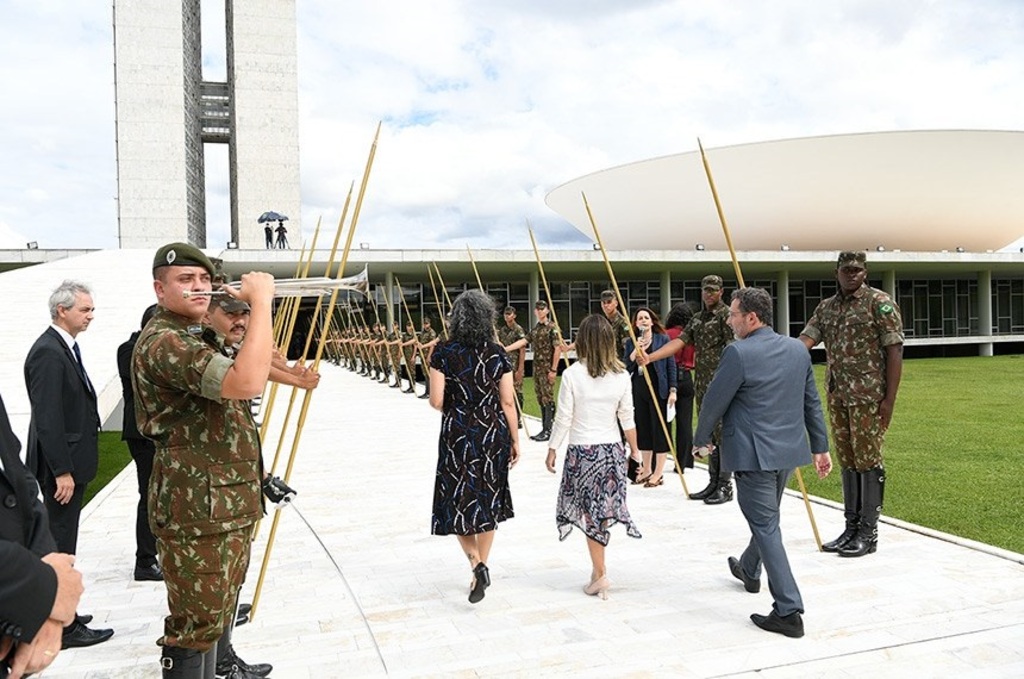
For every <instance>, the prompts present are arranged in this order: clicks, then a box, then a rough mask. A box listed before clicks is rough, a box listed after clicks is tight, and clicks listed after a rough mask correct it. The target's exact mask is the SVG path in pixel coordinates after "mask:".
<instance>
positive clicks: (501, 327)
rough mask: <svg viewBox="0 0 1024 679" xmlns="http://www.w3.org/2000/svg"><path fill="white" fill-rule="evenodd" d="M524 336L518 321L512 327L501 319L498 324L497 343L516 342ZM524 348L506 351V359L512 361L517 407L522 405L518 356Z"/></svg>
mask: <svg viewBox="0 0 1024 679" xmlns="http://www.w3.org/2000/svg"><path fill="white" fill-rule="evenodd" d="M525 338H526V331H525V330H523V326H521V325H519V324H518V323H513V324H512V327H511V328H510V327H509V326H508V323H506V322H504V321H502V322H501V323H499V324H498V343H499V344H501V346H503V347H507V346H508V345H510V344H512V343H514V342H518V341H519V340H521V339H525ZM524 351H526V349H516V350H514V351H506V352H505V353H506V354H507V355H508V360H509V361H510V362H511V363H512V379H513V382H512V385H513V386H514V387H515V390H516V400H518V401H519V407H520V408H521V407H522V405H523V375H522V373H520V372H518V370H519V356H520V355H521V354H522V352H524Z"/></svg>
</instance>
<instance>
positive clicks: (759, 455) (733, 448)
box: [693, 327, 828, 471]
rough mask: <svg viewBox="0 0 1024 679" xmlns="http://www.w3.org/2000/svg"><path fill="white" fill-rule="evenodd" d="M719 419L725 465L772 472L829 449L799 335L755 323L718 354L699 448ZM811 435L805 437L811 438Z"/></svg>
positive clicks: (703, 408)
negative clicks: (745, 334) (791, 335)
mask: <svg viewBox="0 0 1024 679" xmlns="http://www.w3.org/2000/svg"><path fill="white" fill-rule="evenodd" d="M719 420H722V458H721V459H722V469H724V470H726V471H776V470H782V469H793V468H796V467H800V466H803V465H805V464H808V463H809V462H810V461H811V452H812V451H813V452H815V453H823V452H826V451H827V450H828V434H827V433H826V430H825V419H824V417H823V416H822V412H821V401H820V399H819V398H818V390H817V388H816V387H815V386H814V373H813V371H812V369H811V357H810V353H809V352H808V351H807V349H806V347H804V345H803V343H802V342H800V340H797V339H794V338H792V337H785V336H783V335H779V334H777V333H776V332H775V331H774V330H772V329H771V328H768V327H765V328H759V329H757V330H755V331H754V332H752V333H750V334H749V335H747V337H746V338H744V339H742V340H739V341H738V342H733V343H732V344H730V345H728V346H727V347H726V348H725V350H724V351H723V352H722V361H721V363H720V364H719V366H718V370H717V371H716V372H715V376H714V379H712V380H711V385H710V386H709V387H708V391H707V393H706V394H705V395H704V400H703V402H702V404H701V409H700V414H699V415H698V419H697V431H696V432H694V435H693V442H694V445H696V446H703V445H707V444H709V443H710V442H711V432H712V431H713V430H714V427H715V424H716V423H717V422H718V421H719ZM808 437H810V441H809V442H808Z"/></svg>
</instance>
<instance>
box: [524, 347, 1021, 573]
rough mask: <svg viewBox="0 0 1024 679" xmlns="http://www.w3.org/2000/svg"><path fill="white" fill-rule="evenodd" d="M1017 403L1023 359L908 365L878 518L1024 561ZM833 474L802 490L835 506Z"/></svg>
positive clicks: (531, 409) (532, 408)
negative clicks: (1023, 557) (1020, 556)
mask: <svg viewBox="0 0 1024 679" xmlns="http://www.w3.org/2000/svg"><path fill="white" fill-rule="evenodd" d="M815 368H816V372H817V374H818V384H819V390H820V385H821V383H822V375H823V373H824V368H823V366H816V367H815ZM526 382H527V383H526V384H525V385H524V387H523V391H524V396H525V402H526V405H525V410H526V412H527V413H529V414H533V415H536V414H538V413H539V412H540V410H539V408H537V402H536V399H535V398H534V394H533V384H532V381H531V380H530V379H529V378H527V380H526ZM1022 397H1024V356H996V357H985V358H983V357H970V358H937V359H916V360H908V361H906V362H905V363H904V366H903V381H902V384H901V386H900V391H899V396H898V398H897V401H896V411H895V414H894V416H893V422H892V426H891V427H890V429H889V432H888V435H887V437H886V445H885V461H886V495H885V510H884V513H885V515H887V516H892V517H895V518H898V519H902V520H904V521H909V522H912V523H916V524H920V525H923V526H927V527H929V528H934V529H936V530H940V531H943V532H946V533H952V534H954V535H960V536H963V537H966V538H970V539H972V540H977V541H979V542H984V543H987V544H990V545H995V546H998V547H1002V548H1004V549H1009V550H1012V551H1015V552H1022V553H1024V503H1022V502H1021V500H1020V489H1021V484H1022V481H1021V479H1022V478H1024V455H1022V452H1024V445H1022V443H1021V433H1022V430H1024V428H1022V417H1021V414H1020V413H1021V407H1022V402H1024V398H1022ZM826 417H827V416H826ZM833 462H836V460H835V457H834V456H833ZM837 467H838V465H837ZM837 472H838V468H837V469H836V472H833V473H832V474H831V475H829V477H828V478H826V479H825V480H823V481H819V480H818V478H817V475H816V474H815V473H814V470H813V468H812V467H805V468H804V470H803V477H804V481H805V483H806V484H807V491H808V492H809V493H810V494H812V495H817V496H820V497H825V498H828V499H831V500H835V501H838V502H841V501H842V489H841V487H840V482H839V474H838V473H837ZM791 485H792V486H793V487H794V488H795V487H796V483H795V481H793V482H791ZM833 537H835V536H832V535H829V536H825V535H823V536H822V538H823V539H824V540H830V539H832V538H833Z"/></svg>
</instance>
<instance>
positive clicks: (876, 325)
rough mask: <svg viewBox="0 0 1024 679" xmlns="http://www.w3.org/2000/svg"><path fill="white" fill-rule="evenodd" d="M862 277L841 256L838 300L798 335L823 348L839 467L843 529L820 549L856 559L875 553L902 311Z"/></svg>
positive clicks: (860, 259)
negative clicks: (826, 359) (883, 464)
mask: <svg viewBox="0 0 1024 679" xmlns="http://www.w3.org/2000/svg"><path fill="white" fill-rule="evenodd" d="M867 275H868V272H867V257H866V255H865V254H864V253H863V252H849V251H848V252H842V253H840V254H839V259H838V260H837V261H836V280H837V281H838V282H839V294H837V295H834V296H832V297H829V298H828V299H826V300H824V301H823V302H821V304H819V305H818V308H816V309H815V310H814V314H813V315H812V316H811V319H810V320H809V321H808V322H807V327H805V328H804V329H803V330H802V331H801V332H800V340H801V341H802V342H803V343H804V345H805V346H806V347H807V348H808V349H810V348H812V347H813V346H814V345H815V344H817V343H818V342H824V343H825V353H826V355H827V357H828V371H827V373H826V375H825V392H826V394H827V401H828V414H829V422H830V424H831V425H832V426H831V429H832V438H833V443H834V447H835V450H836V453H837V455H838V457H839V464H840V466H841V467H842V482H843V504H844V505H845V516H846V529H845V530H844V531H843V533H842V535H840V536H839V537H838V538H836V539H835V540H833V541H832V542H826V543H825V544H824V545H822V546H821V549H822V551H824V552H833V553H834V552H838V553H839V555H840V556H854V557H856V556H864V555H865V554H871V553H873V552H874V551H875V550H876V549H877V546H878V517H879V516H880V515H881V513H882V497H883V490H884V488H885V472H884V469H883V467H882V442H883V441H884V440H885V432H886V430H887V429H888V428H889V422H890V421H891V420H892V411H893V406H894V405H895V403H896V391H897V390H898V389H899V387H900V377H901V376H902V373H903V320H902V319H901V317H900V309H899V307H898V306H897V305H896V302H894V301H893V300H892V298H890V297H889V295H888V294H886V293H885V292H884V291H882V290H878V289H876V288H872V287H870V286H868V285H867V283H866V282H865V281H866V279H867Z"/></svg>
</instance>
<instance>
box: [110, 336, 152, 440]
mask: <svg viewBox="0 0 1024 679" xmlns="http://www.w3.org/2000/svg"><path fill="white" fill-rule="evenodd" d="M140 334H141V331H138V330H137V331H135V332H133V333H132V335H131V337H129V338H128V340H127V341H125V342H124V343H122V344H121V346H119V347H118V348H117V374H118V375H120V376H121V395H122V396H123V397H124V416H123V417H122V419H121V440H122V441H127V440H129V439H142V440H144V441H148V440H149V439H147V438H146V437H145V436H143V435H142V434H140V433H139V427H138V425H137V424H136V423H135V390H134V389H133V388H132V351H134V350H135V342H136V341H138V339H139V335H140Z"/></svg>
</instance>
